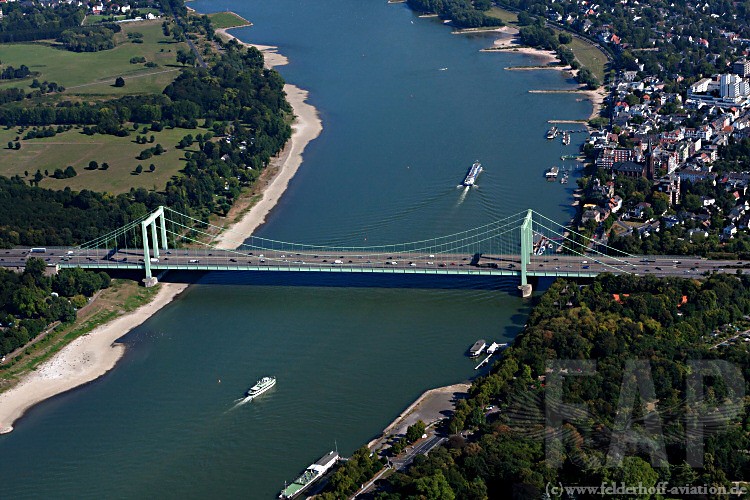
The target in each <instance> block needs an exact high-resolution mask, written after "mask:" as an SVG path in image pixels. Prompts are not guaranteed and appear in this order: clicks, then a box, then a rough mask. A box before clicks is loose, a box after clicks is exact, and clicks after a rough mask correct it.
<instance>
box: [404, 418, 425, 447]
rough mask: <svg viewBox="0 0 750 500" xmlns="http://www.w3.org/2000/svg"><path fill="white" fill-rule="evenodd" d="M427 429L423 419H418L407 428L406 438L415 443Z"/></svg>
mask: <svg viewBox="0 0 750 500" xmlns="http://www.w3.org/2000/svg"><path fill="white" fill-rule="evenodd" d="M424 431H425V424H424V422H422V421H421V420H418V421H417V422H415V423H413V424H412V425H410V426H409V427H408V428H407V429H406V439H407V440H408V441H409V442H410V443H413V442H414V441H416V440H417V439H419V438H421V437H422V434H424Z"/></svg>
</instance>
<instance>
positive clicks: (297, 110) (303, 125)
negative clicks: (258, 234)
mask: <svg viewBox="0 0 750 500" xmlns="http://www.w3.org/2000/svg"><path fill="white" fill-rule="evenodd" d="M216 32H217V33H219V34H220V35H221V36H223V37H225V38H226V39H235V40H237V38H236V37H235V36H234V35H232V34H230V33H228V32H227V30H216ZM237 41H238V42H239V43H241V44H243V45H245V46H248V47H255V48H257V49H258V50H260V51H261V52H262V53H263V57H264V59H265V64H266V66H267V67H269V68H274V67H276V66H283V65H285V64H288V63H289V60H288V59H287V58H286V57H285V56H284V55H283V54H279V52H278V48H277V47H273V46H268V45H257V44H248V43H245V42H242V41H240V40H237ZM284 92H286V98H287V100H288V101H289V104H290V105H291V106H292V110H293V112H294V116H295V119H294V123H293V124H292V137H291V139H289V142H287V144H286V146H285V147H284V150H283V151H282V152H281V154H279V156H278V157H277V158H274V159H273V160H271V161H272V165H270V167H273V168H275V169H276V175H275V176H274V177H273V178H272V179H270V181H268V184H267V185H266V186H263V190H262V195H261V196H262V197H261V199H260V201H258V203H256V204H255V205H254V206H253V207H252V208H251V209H250V210H248V211H247V213H245V214H244V215H243V216H242V218H241V219H240V220H239V221H238V222H237V223H236V224H234V225H233V226H230V227H229V228H228V229H227V230H224V232H222V233H221V234H220V235H219V236H218V237H217V238H216V239H215V240H214V245H215V246H216V247H217V248H223V249H233V248H237V247H239V246H240V245H241V244H242V242H243V241H244V240H245V239H246V238H247V237H248V236H250V235H251V234H252V233H253V231H255V230H256V229H257V228H258V226H260V225H261V224H263V223H264V222H265V221H266V216H267V215H268V213H269V212H270V211H271V209H273V207H274V206H276V203H278V201H279V199H280V198H281V196H282V195H283V194H284V191H286V188H287V186H288V185H289V181H291V180H292V177H294V174H296V173H297V170H298V169H299V167H300V165H301V164H302V153H303V152H304V150H305V148H306V147H307V145H308V143H310V141H312V140H313V139H315V138H316V137H318V135H320V133H321V132H322V130H323V124H322V122H321V121H320V116H319V115H318V110H317V109H315V107H313V106H312V105H310V104H309V103H307V102H306V100H307V96H308V93H307V91H306V90H303V89H301V88H299V87H297V86H296V85H291V84H288V83H287V84H285V85H284Z"/></svg>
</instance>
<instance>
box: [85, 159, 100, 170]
mask: <svg viewBox="0 0 750 500" xmlns="http://www.w3.org/2000/svg"><path fill="white" fill-rule="evenodd" d="M98 168H99V164H98V163H97V162H95V161H94V160H91V161H90V162H89V166H88V167H86V170H96V169H98Z"/></svg>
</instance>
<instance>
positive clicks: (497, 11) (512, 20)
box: [486, 7, 518, 24]
mask: <svg viewBox="0 0 750 500" xmlns="http://www.w3.org/2000/svg"><path fill="white" fill-rule="evenodd" d="M486 14H487V15H488V16H490V17H496V18H497V19H500V20H501V21H502V22H504V23H505V24H516V23H517V22H518V15H517V14H516V13H515V12H511V11H509V10H505V9H501V8H500V7H492V8H491V9H490V10H488V11H487V13H486Z"/></svg>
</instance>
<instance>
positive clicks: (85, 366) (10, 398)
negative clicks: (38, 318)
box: [0, 283, 187, 434]
mask: <svg viewBox="0 0 750 500" xmlns="http://www.w3.org/2000/svg"><path fill="white" fill-rule="evenodd" d="M159 286H160V287H161V288H160V290H159V292H158V293H157V294H156V297H154V300H152V301H151V302H149V303H148V304H144V305H143V306H141V307H139V308H138V309H136V310H135V311H132V312H130V313H128V314H125V315H124V316H120V317H119V318H117V319H115V320H113V321H111V322H109V323H107V324H104V325H101V326H99V327H97V328H95V329H94V330H92V331H91V332H89V333H87V334H86V335H83V336H81V337H78V338H77V339H76V340H74V341H73V342H71V343H70V344H68V345H67V346H65V347H64V348H63V349H62V350H61V351H60V352H59V353H57V354H56V355H55V356H54V357H53V358H52V359H50V360H48V361H46V362H45V363H43V364H42V365H41V366H39V367H38V368H37V369H36V370H35V371H33V372H31V373H29V374H28V375H26V376H25V377H24V379H23V380H22V381H21V383H19V384H18V385H17V386H15V387H13V388H12V389H10V390H9V391H6V392H3V393H2V394H0V434H5V433H8V432H11V431H12V430H13V423H14V422H15V421H16V420H18V419H19V418H20V417H21V416H23V414H24V413H25V412H26V410H28V409H29V408H31V407H32V406H34V405H35V404H37V403H39V402H40V401H44V400H45V399H47V398H51V397H52V396H56V395H58V394H62V393H63V392H67V391H69V390H71V389H73V388H75V387H78V386H80V385H83V384H85V383H87V382H91V381H92V380H94V379H97V378H99V377H101V376H102V375H104V374H105V373H107V372H108V371H109V370H111V369H112V368H113V367H114V366H115V364H116V363H117V361H118V360H119V359H120V357H122V355H123V353H124V352H125V347H124V346H123V345H122V344H116V343H115V342H116V341H117V339H119V338H120V337H122V336H123V335H125V334H126V333H128V332H129V331H130V330H132V329H133V328H135V327H137V326H139V325H140V324H142V323H143V322H144V321H146V320H147V319H148V318H150V317H151V316H152V315H153V314H155V313H156V312H157V311H158V310H159V309H161V308H162V307H164V306H166V305H167V304H169V303H170V302H171V301H172V300H173V299H174V298H175V297H176V296H177V295H178V294H179V293H180V292H182V291H183V290H184V289H185V288H186V287H187V285H185V284H182V283H162V284H161V285H159Z"/></svg>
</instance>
